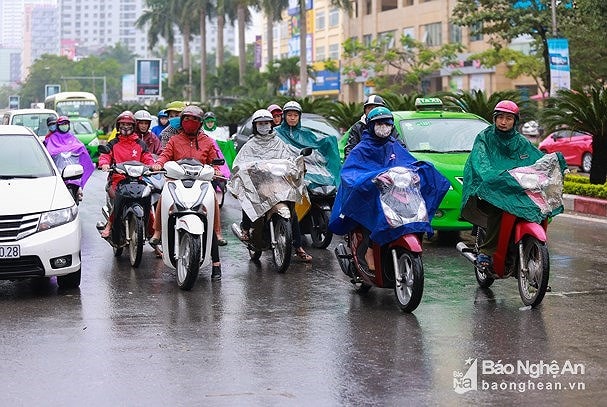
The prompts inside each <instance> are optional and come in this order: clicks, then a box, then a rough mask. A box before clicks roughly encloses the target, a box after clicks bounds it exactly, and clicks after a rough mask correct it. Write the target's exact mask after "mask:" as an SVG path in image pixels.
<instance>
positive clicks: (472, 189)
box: [462, 100, 564, 269]
mask: <svg viewBox="0 0 607 407" xmlns="http://www.w3.org/2000/svg"><path fill="white" fill-rule="evenodd" d="M519 119H520V116H519V108H518V106H517V105H516V103H514V102H512V101H510V100H502V101H501V102H499V103H498V104H497V105H496V106H495V108H494V110H493V124H492V125H491V126H488V127H487V128H486V129H485V130H483V131H481V132H480V133H479V134H478V136H477V137H476V140H475V142H474V145H473V147H472V151H471V152H470V156H469V157H468V160H467V161H466V165H465V167H464V185H463V196H462V217H463V218H464V219H466V220H468V221H470V222H471V223H473V224H475V225H480V226H483V227H485V229H486V236H485V240H484V242H483V244H482V245H481V246H480V247H479V249H480V251H481V253H480V254H479V255H478V257H477V260H476V262H477V265H478V266H479V267H482V268H484V269H490V268H491V267H492V256H493V254H494V252H495V250H496V248H497V247H496V246H497V241H498V237H499V227H500V221H501V218H502V214H503V212H504V209H506V208H508V207H520V206H521V204H522V201H521V200H520V199H518V198H517V197H520V196H521V194H525V192H524V191H523V189H522V187H521V186H520V185H519V184H518V183H516V182H515V181H514V180H513V178H512V176H511V175H509V173H508V171H509V170H511V169H513V168H516V167H523V166H529V165H532V164H534V163H535V162H536V161H537V160H538V159H539V158H541V157H542V156H543V155H544V153H542V152H541V151H540V150H538V149H537V148H536V147H535V146H534V145H533V144H532V143H531V142H529V140H527V138H526V137H525V136H523V135H522V134H520V133H519V132H518V131H517V130H516V125H517V123H518V122H519ZM561 159H562V156H560V157H559V160H560V161H561ZM563 162H564V161H563ZM510 181H512V182H510ZM521 209H522V210H525V209H524V208H519V210H521ZM509 212H511V213H512V211H511V210H510V211H509Z"/></svg>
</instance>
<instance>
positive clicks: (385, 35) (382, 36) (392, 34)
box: [377, 31, 396, 49]
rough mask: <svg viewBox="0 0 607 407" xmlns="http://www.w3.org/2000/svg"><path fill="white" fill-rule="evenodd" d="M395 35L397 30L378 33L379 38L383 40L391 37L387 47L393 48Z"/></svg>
mask: <svg viewBox="0 0 607 407" xmlns="http://www.w3.org/2000/svg"><path fill="white" fill-rule="evenodd" d="M395 35H396V31H384V32H381V33H377V39H378V40H379V41H382V42H383V41H384V40H386V39H389V41H388V43H387V44H386V49H392V48H394V45H395V41H396V40H395V39H394V37H395Z"/></svg>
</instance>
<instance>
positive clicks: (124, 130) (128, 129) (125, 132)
mask: <svg viewBox="0 0 607 407" xmlns="http://www.w3.org/2000/svg"><path fill="white" fill-rule="evenodd" d="M118 130H119V131H120V135H121V136H130V135H131V134H133V130H135V126H133V125H132V124H128V123H123V124H120V125H119V127H118Z"/></svg>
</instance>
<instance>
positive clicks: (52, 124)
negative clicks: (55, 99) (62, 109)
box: [44, 116, 57, 140]
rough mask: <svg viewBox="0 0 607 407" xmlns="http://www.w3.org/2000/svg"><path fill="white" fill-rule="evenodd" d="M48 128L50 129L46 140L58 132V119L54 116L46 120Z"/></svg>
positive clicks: (45, 137)
mask: <svg viewBox="0 0 607 407" xmlns="http://www.w3.org/2000/svg"><path fill="white" fill-rule="evenodd" d="M46 127H47V128H48V133H46V135H45V136H44V139H45V140H46V139H47V138H49V137H50V135H51V134H53V133H54V132H56V131H57V119H56V118H55V117H53V116H49V117H47V118H46Z"/></svg>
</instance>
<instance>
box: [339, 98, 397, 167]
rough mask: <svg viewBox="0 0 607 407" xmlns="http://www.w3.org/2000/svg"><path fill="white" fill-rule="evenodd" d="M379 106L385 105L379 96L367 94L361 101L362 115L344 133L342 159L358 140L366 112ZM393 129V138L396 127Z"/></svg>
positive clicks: (363, 126) (363, 125)
mask: <svg viewBox="0 0 607 407" xmlns="http://www.w3.org/2000/svg"><path fill="white" fill-rule="evenodd" d="M380 106H383V107H386V103H385V102H384V99H383V98H382V97H381V96H379V95H369V96H367V97H366V98H365V101H364V102H363V115H362V116H361V117H360V119H359V120H358V121H357V122H356V123H354V124H353V125H352V126H351V127H350V128H349V129H348V131H346V133H345V134H344V137H343V138H344V139H345V140H347V143H346V146H345V147H344V160H345V159H346V158H347V157H348V154H350V151H352V149H353V148H354V146H355V145H357V144H358V143H359V142H360V139H361V136H362V133H363V130H364V128H365V126H366V125H367V123H366V117H367V114H368V113H369V112H370V111H371V110H373V109H375V108H376V107H380ZM393 131H394V133H393V134H391V136H393V137H394V138H397V137H396V129H394V130H393Z"/></svg>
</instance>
